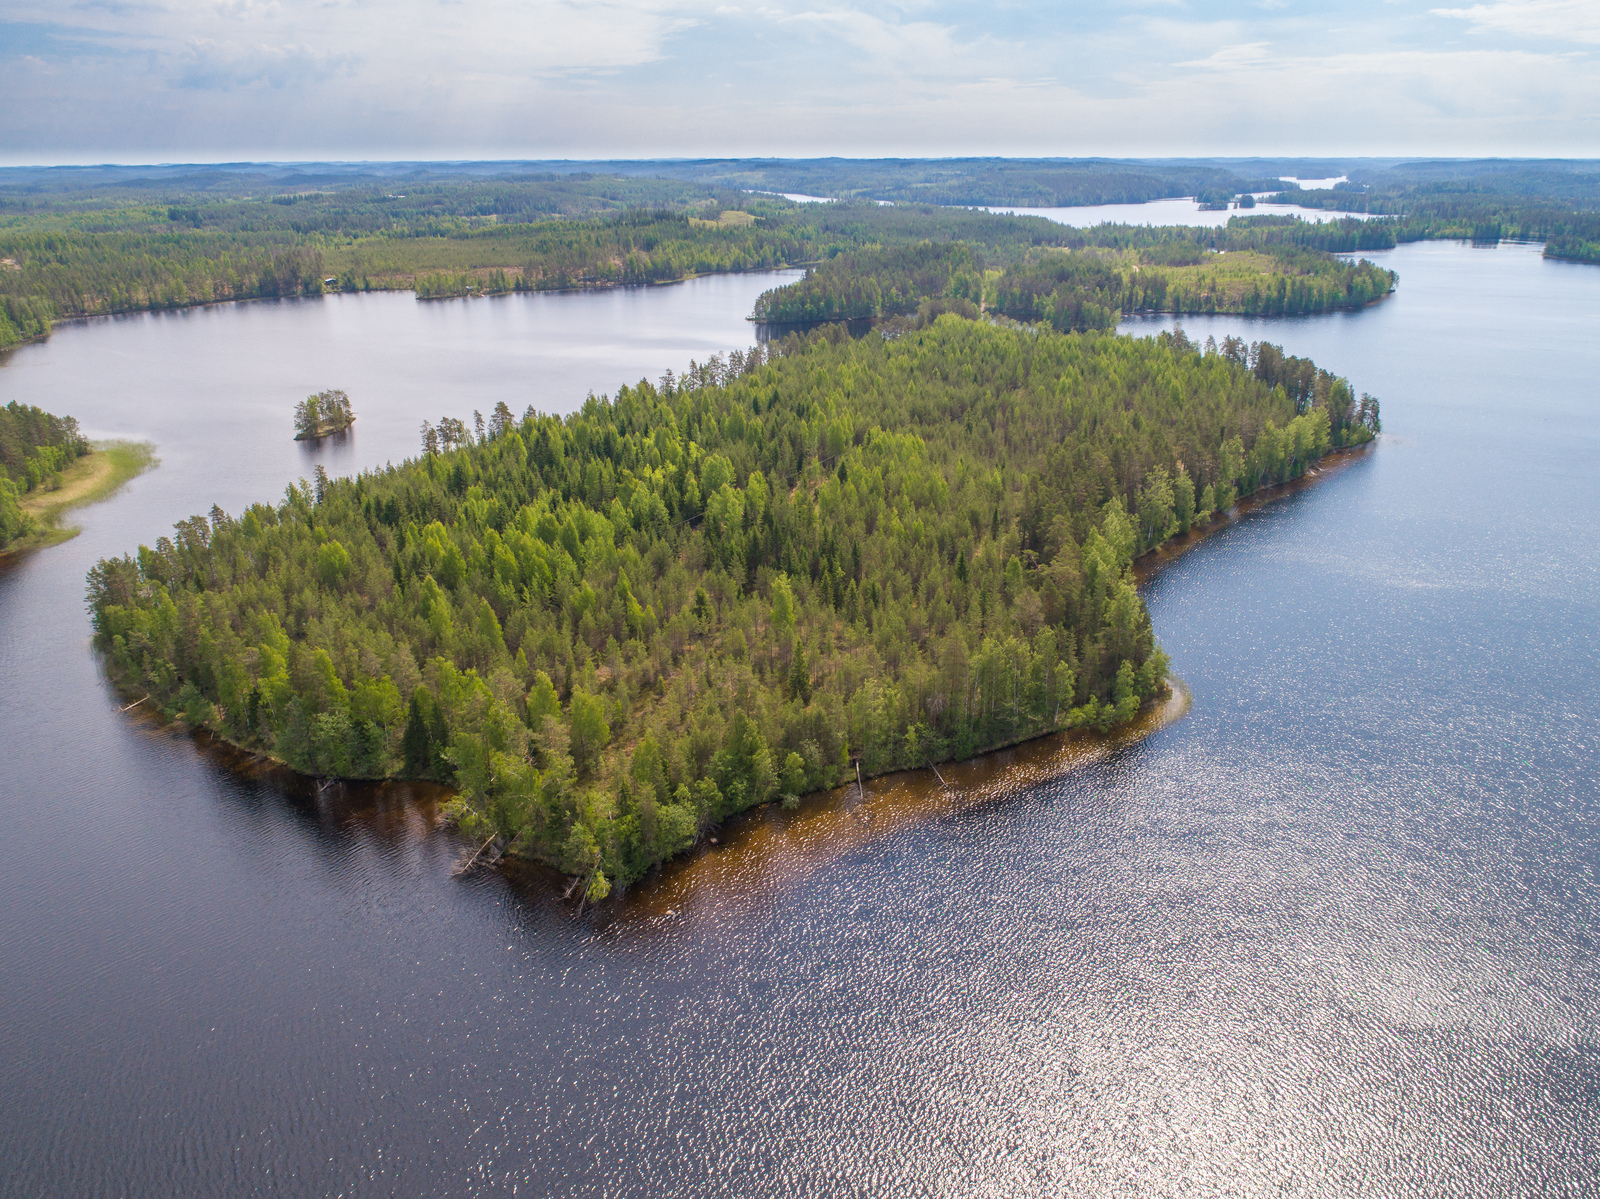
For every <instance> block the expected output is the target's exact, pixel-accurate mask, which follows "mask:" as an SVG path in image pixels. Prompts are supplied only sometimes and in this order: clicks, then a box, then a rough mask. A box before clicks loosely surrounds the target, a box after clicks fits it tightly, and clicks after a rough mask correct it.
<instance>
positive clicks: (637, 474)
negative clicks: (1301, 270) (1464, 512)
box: [89, 315, 1378, 896]
mask: <svg viewBox="0 0 1600 1199" xmlns="http://www.w3.org/2000/svg"><path fill="white" fill-rule="evenodd" d="M1377 427H1378V410H1377V405H1376V402H1375V401H1373V400H1371V399H1370V398H1369V397H1365V396H1363V397H1361V398H1360V399H1359V400H1358V399H1357V398H1356V397H1355V395H1354V394H1353V392H1352V391H1351V388H1350V387H1349V385H1348V384H1347V383H1346V382H1345V381H1344V380H1343V379H1339V378H1336V377H1334V376H1331V375H1329V374H1328V373H1327V372H1326V371H1322V370H1319V369H1317V368H1316V367H1315V366H1314V365H1313V364H1312V363H1310V362H1308V361H1304V360H1301V359H1295V358H1290V357H1286V356H1284V355H1283V354H1282V352H1281V351H1279V350H1278V349H1277V348H1276V347H1273V346H1269V345H1265V344H1261V345H1254V346H1246V345H1244V344H1243V343H1242V342H1239V341H1237V340H1234V339H1231V338H1230V339H1229V340H1228V341H1227V342H1225V343H1224V344H1223V345H1222V346H1221V347H1217V346H1215V345H1214V344H1211V343H1209V342H1208V344H1207V345H1206V346H1205V347H1203V348H1202V347H1198V346H1195V345H1192V344H1190V343H1189V342H1188V341H1187V340H1186V339H1185V338H1184V337H1183V335H1182V334H1181V333H1178V334H1176V335H1162V336H1161V337H1158V338H1155V339H1134V338H1127V337H1115V336H1105V335H1098V334H1085V335H1062V334H1057V333H1054V332H1051V331H1049V330H1040V329H1037V328H1030V329H1024V328H1021V327H1015V326H1013V327H1001V326H998V325H994V324H991V323H986V322H979V321H971V320H963V319H960V318H958V317H956V316H954V315H945V316H943V317H940V318H938V319H937V320H935V321H933V322H932V323H929V324H924V325H922V326H921V327H909V326H908V327H905V328H902V329H899V330H897V331H896V332H894V334H893V335H892V336H890V337H884V336H882V335H880V334H878V333H873V334H871V335H869V336H867V337H865V338H861V339H851V338H850V337H848V336H847V335H845V334H844V332H843V330H842V329H841V328H840V327H839V326H837V325H834V326H828V327H826V328H825V329H824V330H823V331H820V332H818V333H816V334H813V335H811V336H810V337H809V338H799V337H794V336H792V337H790V338H788V339H786V340H785V341H784V342H782V343H780V344H773V345H769V346H767V347H756V348H754V349H752V350H751V351H749V352H748V353H743V354H734V355H732V356H731V357H730V358H729V359H727V360H722V359H720V358H717V359H713V360H712V361H711V362H709V363H705V364H698V365H697V364H691V367H690V369H689V370H688V371H687V372H685V373H684V374H683V375H681V376H678V377H674V376H673V375H672V374H671V373H670V372H669V373H668V375H667V376H665V377H664V378H663V379H662V380H660V381H659V382H658V383H650V382H645V381H641V382H640V383H639V384H637V385H635V386H631V387H624V388H622V389H621V390H620V391H619V392H618V393H617V394H616V396H615V398H613V399H605V398H594V397H591V399H590V400H589V401H588V402H587V403H586V404H585V406H584V408H583V410H582V411H581V412H579V413H576V414H574V415H572V416H570V417H567V418H565V419H561V418H556V417H551V416H542V415H539V414H537V413H535V412H533V411H532V410H531V409H530V410H529V411H528V412H527V413H525V414H524V415H523V416H522V417H521V418H520V419H519V418H517V417H516V416H515V415H514V414H513V413H512V412H511V411H510V410H509V409H508V408H506V407H505V405H504V404H502V405H500V406H498V407H497V408H496V410H495V411H494V412H493V413H492V414H491V415H490V416H489V417H488V418H487V419H484V418H481V417H475V419H474V421H473V423H472V425H470V426H469V425H468V424H467V423H466V422H465V421H463V420H458V419H455V418H447V419H446V420H445V421H441V422H440V427H438V428H434V427H432V426H427V427H425V428H424V430H423V437H424V442H423V450H422V453H421V455H420V457H419V458H418V459H417V460H413V461H408V462H406V463H404V464H402V465H401V466H399V467H395V468H388V469H384V470H381V471H376V472H368V473H365V474H362V475H360V476H358V477H356V478H352V479H344V480H330V479H328V478H326V477H325V476H324V475H322V474H321V473H320V472H319V473H318V475H317V478H316V479H315V480H314V482H312V483H310V484H307V483H303V482H302V483H301V484H299V485H291V486H290V487H289V488H288V490H287V492H286V494H285V497H284V499H283V500H282V501H281V502H280V503H277V504H270V503H261V504H256V505H254V506H252V507H251V508H250V509H248V510H247V511H245V512H243V513H241V514H239V515H237V516H230V515H228V514H226V513H224V512H222V511H220V510H218V509H216V508H213V509H212V511H211V513H210V515H209V516H195V517H193V518H191V519H189V520H186V521H183V522H181V523H180V524H179V525H177V526H176V531H175V534H174V536H173V537H170V538H168V537H162V538H160V539H159V540H158V541H157V542H156V543H155V545H154V546H153V547H140V549H139V552H138V555H137V557H136V558H134V557H124V558H120V559H112V560H105V561H102V562H100V563H99V564H98V565H97V566H96V567H95V569H94V570H93V571H92V572H91V575H90V588H89V598H90V603H91V608H92V611H93V615H94V625H95V629H96V637H97V641H98V644H99V645H100V646H101V647H102V649H103V650H104V652H105V653H106V655H107V657H108V661H109V665H110V669H111V670H112V672H113V673H114V675H115V676H116V677H117V678H118V679H119V680H120V682H121V683H122V684H123V685H124V686H126V687H128V688H130V689H137V690H138V691H141V692H147V693H148V694H149V695H150V696H151V697H152V698H153V700H154V701H155V702H156V703H157V704H158V705H159V706H160V707H161V708H162V709H164V710H165V711H166V712H167V713H169V714H170V715H173V716H181V717H183V718H184V719H186V720H187V721H189V722H190V723H191V724H193V725H202V724H203V725H208V726H210V727H211V728H213V729H215V730H216V731H217V732H218V733H219V734H221V735H222V736H224V737H226V738H228V739H229V740H231V741H234V742H236V743H238V744H240V745H243V746H247V747H251V748H256V749H260V750H263V751H266V752H270V753H272V754H274V755H276V756H277V757H279V758H281V759H283V760H284V761H286V762H288V763H289V764H290V765H292V766H294V767H295V768H296V769H299V770H301V771H305V772H308V773H313V774H317V775H330V776H342V777H381V776H389V775H404V776H410V777H425V778H434V779H439V780H442V781H445V782H448V783H451V784H453V785H454V786H455V787H456V788H458V790H459V792H460V795H461V798H460V800H459V801H458V802H457V803H456V805H455V811H456V814H457V815H458V816H459V818H460V819H461V821H462V823H463V826H464V827H465V828H467V829H468V831H470V832H472V833H474V834H476V835H478V836H480V837H484V838H487V837H489V836H491V835H498V836H500V837H502V838H504V839H505V840H506V842H508V843H509V844H510V845H511V847H512V848H513V849H514V850H515V852H518V853H522V854H526V855H530V856H533V857H537V858H540V859H543V860H546V861H549V862H551V863H553V864H554V865H556V866H558V867H559V868H560V869H562V870H564V871H567V872H569V873H571V874H573V875H576V876H579V877H582V878H583V879H585V880H586V881H587V885H588V889H589V894H590V895H591V896H599V895H602V894H604V893H605V891H606V890H607V889H608V888H609V886H610V883H611V881H613V880H618V881H623V882H626V881H628V880H631V879H634V878H637V877H639V876H640V875H641V874H642V873H644V872H645V871H647V870H649V869H650V868H651V867H652V866H653V865H654V864H655V863H657V862H659V861H661V860H663V859H665V858H667V857H670V856H672V855H673V854H675V853H678V852H681V851H682V850H683V849H685V848H687V847H688V846H689V845H690V844H692V843H693V842H694V841H695V840H696V838H697V837H699V836H700V835H701V834H702V833H703V832H704V831H705V830H706V829H708V828H710V827H711V826H713V825H714V824H716V823H717V822H718V821H720V820H722V819H724V818H725V817H727V816H729V815H731V814H732V813H734V812H737V811H739V810H741V809H743V808H747V807H749V806H751V805H753V804H758V803H762V802H765V801H768V800H773V799H779V798H785V799H786V798H787V797H792V796H798V795H799V794H802V793H804V792H807V791H810V790H813V789H817V788H821V787H828V786H832V785H835V784H837V783H838V782H840V781H841V780H842V779H843V778H844V777H845V776H846V774H853V768H852V761H853V760H855V761H859V763H860V765H861V768H862V769H863V770H864V771H865V772H867V773H869V774H870V773H873V772H879V771H884V770H889V769H892V768H896V767H901V766H915V765H921V764H923V763H925V762H927V761H929V760H939V759H943V758H948V757H965V756H968V755H971V754H974V753H977V752H979V751H982V750H984V749H987V748H990V747H994V746H999V745H1004V744H1007V743H1010V742H1014V741H1017V740H1019V739H1022V738H1026V737H1031V736H1035V735H1038V734H1042V733H1044V732H1048V731H1051V730H1055V729H1063V728H1070V727H1077V726H1092V727H1097V728H1105V727H1108V726H1110V725H1111V724H1114V723H1117V722H1120V721H1124V720H1126V719H1128V718H1130V717H1131V716H1132V715H1133V714H1134V713H1135V712H1136V711H1137V709H1138V708H1139V706H1140V705H1141V703H1143V702H1144V701H1145V700H1146V699H1148V698H1150V697H1152V696H1155V695H1157V694H1158V693H1160V692H1162V691H1163V689H1164V687H1165V672H1166V661H1165V658H1164V656H1163V655H1162V653H1161V652H1160V650H1159V649H1158V648H1157V646H1156V645H1155V642H1154V640H1153V638H1152V635H1151V630H1150V623H1149V618H1148V616H1147V615H1146V613H1145V610H1144V607H1143V604H1142V602H1141V601H1140V599H1139V597H1138V595H1137V593H1136V592H1135V590H1134V587H1133V582H1132V576H1131V569H1130V568H1131V564H1132V562H1133V559H1134V558H1135V557H1136V556H1137V555H1139V554H1140V553H1142V552H1144V551H1146V550H1148V549H1150V548H1152V547H1153V546H1156V545H1159V544H1160V543H1161V542H1163V541H1164V540H1165V539H1167V538H1168V537H1170V536H1172V535H1174V534H1176V533H1180V532H1183V531H1185V530H1187V529H1189V528H1190V527H1192V526H1193V525H1194V524H1196V523H1197V522H1203V521H1206V520H1209V519H1211V518H1212V517H1213V514H1215V513H1220V512H1225V511H1226V510H1227V509H1228V507H1229V506H1230V505H1231V504H1232V503H1233V502H1234V500H1235V498H1236V497H1237V496H1239V495H1242V494H1245V493H1248V492H1250V491H1252V490H1254V489H1256V488H1258V487H1261V486H1264V485H1267V484H1271V483H1276V482H1279V481H1281V480H1285V479H1289V478H1293V477H1295V476H1296V475H1299V474H1301V473H1303V472H1304V471H1305V470H1306V469H1307V468H1308V467H1309V466H1310V465H1311V464H1312V463H1314V462H1315V461H1316V460H1317V459H1318V457H1320V456H1321V455H1322V454H1323V453H1325V452H1326V451H1328V450H1329V449H1331V448H1335V447H1339V446H1343V445H1350V444H1355V443H1358V442H1361V441H1364V440H1367V439H1370V437H1371V436H1372V435H1373V433H1374V432H1375V431H1376V429H1377Z"/></svg>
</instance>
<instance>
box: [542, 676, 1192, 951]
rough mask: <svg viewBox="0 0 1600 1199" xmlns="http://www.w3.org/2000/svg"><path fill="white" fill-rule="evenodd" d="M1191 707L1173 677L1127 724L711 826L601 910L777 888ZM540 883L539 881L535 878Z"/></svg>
mask: <svg viewBox="0 0 1600 1199" xmlns="http://www.w3.org/2000/svg"><path fill="white" fill-rule="evenodd" d="M1188 708H1189V695H1188V692H1187V691H1186V690H1185V689H1184V686H1183V684H1182V682H1181V681H1179V680H1173V691H1172V694H1171V696H1169V697H1168V698H1167V699H1166V700H1165V701H1164V702H1161V703H1159V704H1157V703H1152V704H1151V705H1150V706H1149V707H1148V708H1147V709H1146V710H1145V711H1144V712H1143V713H1141V714H1140V716H1139V717H1138V718H1137V719H1135V720H1133V721H1131V722H1130V723H1129V724H1128V725H1127V726H1126V727H1124V728H1121V729H1118V730H1116V731H1115V732H1114V733H1112V734H1110V735H1106V736H1100V735H1098V734H1094V733H1082V732H1075V733H1058V734H1055V735H1052V736H1049V737H1040V738H1037V739H1035V740H1032V741H1027V742H1024V743H1022V744H1021V745H1016V746H1013V747H1011V748H1009V749H1004V750H1000V751H999V752H996V753H992V754H985V755H984V756H983V757H981V758H976V759H974V760H972V761H969V762H951V763H945V764H944V765H942V766H940V767H938V768H937V769H928V770H912V771H902V772H899V773H896V774H891V775H885V776H883V777H880V778H876V779H870V780H868V781H867V782H866V783H865V784H864V785H863V786H861V787H860V788H858V787H857V785H856V784H855V783H851V784H850V785H848V786H845V787H840V788H838V789H837V790H834V791H831V792H827V793H825V794H822V795H813V796H809V797H807V799H806V801H805V802H804V803H803V804H802V805H801V806H800V807H799V808H797V809H795V810H793V811H785V810H784V809H783V808H782V807H780V806H779V805H777V804H769V805H767V806H765V807H763V808H759V809H757V810H755V811H754V812H751V813H747V814H746V815H744V816H742V817H739V818H736V819H735V820H732V821H730V822H729V823H728V824H727V826H726V827H724V828H722V829H719V830H718V834H717V843H716V844H715V845H706V846H703V847H702V848H701V850H699V851H698V852H696V853H695V854H693V855H691V856H690V857H689V858H687V859H685V860H684V861H681V862H678V863H674V864H672V865H670V866H669V867H667V868H665V869H664V870H663V871H661V872H660V875H659V877H657V878H654V879H648V880H646V882H645V884H644V885H643V886H637V887H635V888H634V889H633V890H632V891H631V892H630V893H629V894H628V895H627V896H625V897H622V898H620V899H619V900H618V901H616V902H615V903H612V904H611V905H609V909H608V913H607V915H608V916H609V917H610V918H612V919H619V918H620V919H622V920H624V921H634V920H650V919H655V918H659V917H661V916H664V915H674V914H676V913H677V911H678V909H680V908H681V907H682V906H683V905H684V904H686V903H692V902H702V903H703V902H712V903H715V904H716V905H718V906H719V907H726V906H728V905H734V906H737V905H738V903H739V901H740V899H741V897H751V896H756V895H760V894H762V893H764V892H766V891H768V890H770V889H773V888H778V887H782V886H783V885H784V883H785V881H786V880H790V879H793V878H795V877H796V876H800V875H804V874H806V873H809V872H812V871H815V870H817V869H819V868H820V867H822V866H823V865H825V864H828V863H832V862H835V861H837V860H838V859H840V858H842V857H845V856H847V855H848V854H850V853H852V852H855V851H857V850H860V849H861V848H862V847H863V846H865V845H866V844H868V843H869V842H870V841H872V840H875V839H879V838H885V837H891V836H893V835H895V834H898V833H901V832H904V831H905V830H906V829H907V828H909V827H910V826H911V825H913V824H915V823H918V822H921V821H926V820H940V819H946V818H949V817H951V816H954V815H955V814H957V813H959V812H961V811H963V810H965V809H967V808H971V807H973V806H976V805H980V804H987V803H996V802H999V803H1004V802H1006V801H1007V800H1009V799H1010V798H1011V797H1013V796H1015V795H1016V794H1017V793H1018V792H1019V791H1024V790H1027V789H1029V788H1031V787H1035V786H1038V785H1039V784H1041V783H1044V782H1047V781H1051V780H1055V779H1059V778H1061V777H1063V776H1064V775H1066V774H1068V773H1070V772H1072V771H1074V770H1077V769H1081V768H1082V767H1084V766H1087V765H1088V764H1090V763H1093V762H1097V761H1100V760H1102V759H1103V758H1105V757H1107V756H1108V755H1110V754H1114V753H1116V752H1117V751H1118V750H1121V749H1125V748H1127V747H1128V746H1130V745H1133V744H1136V743H1137V742H1138V741H1139V740H1141V739H1142V738H1144V737H1146V736H1148V735H1150V734H1151V733H1153V732H1155V731H1157V730H1158V729H1162V728H1165V727H1166V726H1167V725H1169V724H1171V723H1172V722H1173V721H1174V720H1177V719H1179V718H1180V717H1181V716H1182V715H1183V713H1184V712H1186V711H1188ZM545 884H547V880H546V879H544V878H540V879H539V880H538V885H545Z"/></svg>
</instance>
